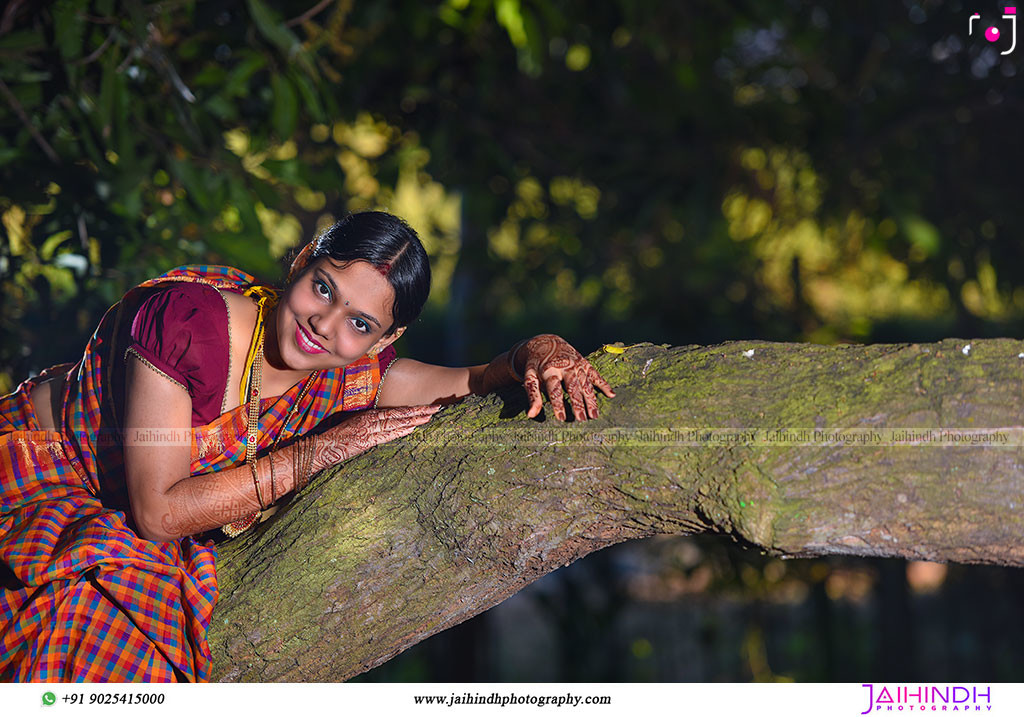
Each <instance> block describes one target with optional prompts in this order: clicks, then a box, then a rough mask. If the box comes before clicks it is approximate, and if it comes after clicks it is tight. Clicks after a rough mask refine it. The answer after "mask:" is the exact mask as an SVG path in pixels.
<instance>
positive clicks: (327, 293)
mask: <svg viewBox="0 0 1024 717" xmlns="http://www.w3.org/2000/svg"><path fill="white" fill-rule="evenodd" d="M313 293H314V294H316V295H317V296H320V297H322V298H324V299H330V298H331V287H329V286H328V285H327V282H325V281H323V280H322V279H313Z"/></svg>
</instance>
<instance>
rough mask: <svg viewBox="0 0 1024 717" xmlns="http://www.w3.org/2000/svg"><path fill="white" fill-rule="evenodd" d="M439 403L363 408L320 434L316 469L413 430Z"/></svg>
mask: <svg viewBox="0 0 1024 717" xmlns="http://www.w3.org/2000/svg"><path fill="white" fill-rule="evenodd" d="M439 408H440V406H402V407H401V408H375V409H369V410H366V411H361V412H359V413H358V414H356V415H355V416H352V418H348V419H346V420H345V421H343V422H341V423H339V424H338V425H337V426H334V427H332V428H330V429H328V430H326V431H324V432H323V433H322V434H320V435H319V436H317V443H316V453H315V455H314V457H313V472H314V473H317V472H319V471H322V470H323V469H324V468H327V467H328V466H333V465H335V464H336V463H340V462H341V461H344V460H348V459H349V458H352V457H354V456H358V455H359V454H360V453H364V452H365V451H367V450H369V449H371V448H373V447H374V446H379V445H380V444H382V443H387V442H388V441H393V440H395V439H396V438H401V437H402V436H407V435H409V434H410V433H412V431H413V429H414V428H416V426H422V425H423V424H424V423H426V422H427V421H429V420H430V418H431V416H433V415H434V414H435V413H437V410H438V409H439Z"/></svg>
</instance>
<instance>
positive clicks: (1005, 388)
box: [209, 339, 1024, 681]
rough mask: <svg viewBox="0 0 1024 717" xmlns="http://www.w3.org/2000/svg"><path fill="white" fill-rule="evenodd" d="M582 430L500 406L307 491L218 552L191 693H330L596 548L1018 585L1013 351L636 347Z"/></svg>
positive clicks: (461, 410)
mask: <svg viewBox="0 0 1024 717" xmlns="http://www.w3.org/2000/svg"><path fill="white" fill-rule="evenodd" d="M590 358H591V361H592V362H593V363H594V365H595V367H596V368H597V369H598V370H599V371H600V372H601V373H602V374H603V375H604V376H605V377H606V378H607V379H608V380H609V381H610V382H611V383H612V385H613V386H614V387H615V389H616V391H617V394H618V395H617V397H616V398H615V399H611V400H607V399H602V400H601V417H600V418H599V419H597V420H594V421H588V422H585V423H568V424H561V423H558V422H557V421H555V420H554V419H553V418H552V417H551V413H550V409H548V408H546V409H545V414H544V418H543V420H541V419H538V420H533V421H531V420H528V419H527V418H526V417H525V411H524V409H525V407H526V401H525V396H524V395H523V392H522V391H521V390H520V389H519V388H517V387H516V388H510V389H509V390H508V391H506V392H504V393H502V394H499V395H493V396H488V397H485V398H473V399H470V400H466V401H464V402H463V403H461V404H459V405H457V406H453V407H450V408H446V409H443V410H442V411H441V412H440V413H439V414H438V415H437V417H435V418H434V419H433V420H432V421H431V423H430V424H428V425H427V426H426V427H424V428H423V429H419V430H418V431H417V433H415V434H413V435H412V436H410V437H409V438H406V439H403V440H401V441H397V442H395V443H391V444H388V445H386V446H382V447H379V448H377V449H375V450H373V451H371V452H369V453H367V454H364V455H362V456H359V457H357V458H355V459H353V460H351V461H348V462H347V463H346V464H344V465H343V466H341V467H340V468H335V469H332V470H330V471H326V472H325V474H324V475H321V476H319V478H318V479H317V480H315V481H314V482H313V483H312V484H311V485H310V486H309V487H308V488H306V490H305V491H303V493H302V494H301V495H300V496H299V497H298V498H297V499H296V500H294V501H293V502H291V503H290V504H289V505H288V506H286V507H285V509H283V510H282V511H280V513H279V514H278V515H277V516H275V517H274V519H272V520H271V521H268V523H266V524H264V525H263V526H261V527H260V529H259V530H258V531H256V532H255V534H253V535H250V536H247V537H244V538H241V539H238V540H236V541H234V542H232V543H229V544H227V545H225V546H223V547H222V549H221V558H220V560H219V563H218V571H219V574H220V585H221V598H220V603H219V604H218V606H217V609H216V611H215V613H214V617H213V625H212V626H211V629H210V633H209V637H210V644H211V648H212V649H213V653H214V679H220V680H259V681H272V680H285V681H307V680H310V681H312V680H319V681H332V680H344V679H347V678H349V677H352V676H353V675H356V674H359V673H360V672H363V671H365V670H368V669H370V668H372V667H374V666H376V665H379V664H380V663H382V662H384V661H386V660H388V659H390V658H391V657H393V656H394V655H396V654H397V653H398V652H400V651H402V650H404V649H405V648H407V647H409V646H411V645H413V644H415V643H416V642H418V641H420V640H422V639H424V638H426V637H429V636H430V635H433V634H434V633H437V632H439V631H441V630H444V629H446V628H449V627H451V626H453V625H455V624H457V623H459V622H461V621H463V620H466V619H467V618H470V617H472V616H473V615H476V614H477V613H479V612H482V611H484V610H487V609H488V608H490V607H492V606H494V605H496V604H498V603H499V602H501V601H502V600H504V599H505V598H507V597H509V596H510V595H512V594H514V593H515V592H517V591H518V590H521V589H522V588H523V587H525V586H526V585H528V584H529V583H531V582H533V581H534V580H537V579H538V578H540V577H541V576H542V575H544V574H546V573H548V572H550V571H552V570H555V569H556V568H558V567H560V566H562V565H567V564H569V563H571V562H572V561H574V560H576V559H578V558H580V557H582V556H584V555H586V554H588V553H591V552H593V551H595V550H599V549H600V548H603V547H605V546H608V545H611V544H613V543H617V542H620V541H623V540H629V539H632V538H644V537H647V536H651V535H655V534H658V533H697V532H706V531H712V532H720V533H728V534H729V535H731V536H732V537H733V538H734V539H736V540H739V541H742V542H744V543H747V544H750V545H752V546H755V547H757V548H760V549H762V550H765V551H768V552H770V553H773V554H777V555H781V556H783V557H801V556H812V555H824V554H847V555H864V556H889V557H892V556H899V557H904V558H913V559H925V560H938V561H959V562H983V563H997V564H1001V565H1021V564H1024V543H1022V541H1021V537H1022V535H1024V495H1022V494H1021V492H1022V488H1024V448H1022V445H1024V426H1022V422H1024V419H1022V408H1024V342H1022V341H1017V340H1010V339H993V340H983V341H974V342H971V343H968V342H967V341H963V340H956V339H947V340H945V341H942V342H940V343H937V344H920V345H919V344H913V345H906V344H901V345H873V346H854V345H840V346H830V347H826V346H815V345H802V344H776V343H766V342H758V341H743V342H734V343H727V344H722V345H719V346H708V347H698V346H688V347H678V348H665V347H657V346H652V345H649V344H642V345H639V346H635V347H630V348H628V349H626V350H625V351H621V350H620V352H619V353H609V352H600V353H597V354H595V355H593V356H591V357H590Z"/></svg>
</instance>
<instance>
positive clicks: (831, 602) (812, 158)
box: [0, 0, 1024, 681]
mask: <svg viewBox="0 0 1024 717" xmlns="http://www.w3.org/2000/svg"><path fill="white" fill-rule="evenodd" d="M1002 7H1003V4H1002V3H992V2H980V3H971V4H966V3H960V2H939V1H931V2H929V1H927V0H922V1H919V2H911V1H909V0H874V1H872V2H858V3H852V2H848V1H842V0H834V1H833V2H800V1H797V0H747V1H746V2H718V1H715V2H712V1H710V0H708V1H707V2H653V1H652V2H628V1H626V0H618V1H615V0H607V1H605V2H596V3H595V2H583V1H582V0H579V1H570V0H448V1H447V2H443V3H436V2H420V1H419V0H399V1H391V2H389V1H385V0H326V1H325V2H319V3H317V2H316V1H315V0H304V1H303V2H291V1H288V2H285V1H283V0H248V2H227V1H218V0H206V1H204V2H195V1H194V0H167V1H165V2H141V1H134V2H133V1H130V0H59V1H58V2H31V1H24V0H23V1H20V2H19V1H18V0H9V1H8V2H7V3H6V5H5V6H4V9H3V10H2V12H0V127H2V133H0V215H2V220H3V221H2V228H0V232H2V236H3V239H2V242H0V284H2V287H3V292H2V298H0V301H2V306H0V391H9V390H11V389H13V387H14V386H16V385H17V383H18V381H20V380H21V379H22V378H24V377H25V376H27V375H29V374H30V373H32V372H33V371H38V370H40V369H42V368H44V367H45V366H47V365H50V364H53V363H57V362H61V361H67V360H74V359H75V358H76V356H77V354H78V353H79V352H80V351H81V349H82V347H83V346H84V343H85V341H86V339H87V338H88V335H89V334H90V333H91V331H92V329H93V328H94V327H95V325H96V323H97V322H98V320H99V317H100V316H101V315H102V312H103V311H104V310H105V309H106V308H107V307H108V306H109V305H110V304H112V303H113V302H114V301H116V300H117V298H118V297H119V296H120V295H121V294H122V293H123V291H125V290H126V289H127V288H128V287H130V286H132V285H134V284H135V283H138V282H140V281H142V280H144V279H146V278H149V277H151V276H155V275H157V274H159V273H162V272H163V271H166V270H167V269H169V268H171V267H172V266H175V265H178V264H182V263H200V262H202V263H224V264H230V265H233V266H237V267H239V268H242V269H246V270H248V271H250V272H253V273H255V274H257V275H260V276H261V277H263V278H266V279H279V278H280V277H281V275H282V274H281V266H282V262H283V261H284V260H285V258H286V257H287V255H288V253H289V251H290V250H292V249H293V248H294V247H295V246H296V245H297V244H299V243H301V242H302V241H305V240H306V239H308V238H309V237H311V236H313V235H314V234H315V233H316V231H317V229H318V228H320V227H322V226H324V225H325V224H327V223H330V222H331V221H332V220H333V219H335V218H338V217H340V216H342V215H344V214H345V213H346V212H348V211H353V210H359V209H366V208H385V209H389V210H391V211H393V212H395V213H397V214H400V215H402V216H404V217H405V218H407V219H408V220H409V221H410V222H411V223H412V224H413V225H414V226H415V227H416V229H417V230H418V231H419V232H420V234H421V236H422V237H423V239H424V243H425V245H426V246H427V248H428V251H429V253H430V254H431V257H432V263H433V267H434V274H435V276H434V279H435V281H434V288H433V292H432V298H431V301H430V304H429V306H428V308H427V310H426V312H425V314H424V317H423V318H422V319H421V320H420V321H419V322H418V323H417V324H416V325H415V326H413V327H411V329H410V331H409V332H407V334H406V337H407V338H404V339H403V340H402V342H401V344H402V345H401V346H400V347H399V348H400V353H403V354H404V355H411V356H414V357H416V358H419V359H422V360H427V361H437V362H443V363H449V364H461V363H476V362H483V361H486V360H488V359H489V358H490V357H491V356H493V355H494V354H496V353H499V352H500V351H502V350H504V349H505V348H507V347H508V346H509V345H510V344H511V343H512V342H513V341H515V340H517V339H518V338H521V337H522V336H525V335H529V334H533V333H538V332H542V331H553V332H557V333H560V334H562V335H564V336H565V337H566V338H568V339H569V340H570V341H572V342H573V343H574V344H575V345H577V346H578V347H579V348H580V349H581V350H583V351H584V352H586V351H590V350H593V349H594V348H597V347H598V346H600V345H601V344H602V343H605V342H610V341H624V342H627V343H632V342H637V341H653V342H656V343H670V344H685V343H699V344H708V343H715V342H719V341H724V340H730V339H741V338H758V339H772V340H780V341H813V342H819V343H835V342H840V341H855V342H900V341H929V340H935V339H939V338H943V337H951V336H959V337H964V338H972V337H984V336H1020V334H1021V330H1020V329H1021V327H1020V322H1021V318H1022V316H1024V261H1022V259H1024V244H1022V242H1021V236H1020V231H1019V229H1018V228H1017V223H1016V222H1015V221H1014V220H1013V217H1014V216H1016V215H1018V214H1019V207H1020V206H1021V200H1020V183H1019V175H1018V171H1019V170H1018V166H1017V161H1018V160H1019V158H1021V156H1022V152H1021V137H1022V132H1021V130H1020V127H1021V120H1022V118H1024V111H1022V109H1024V103H1022V96H1021V89H1020V80H1019V79H1018V77H1017V74H1018V71H1019V69H1024V68H1022V67H1021V63H1022V62H1024V46H1022V47H1018V48H1016V49H1015V50H1014V51H1013V52H1012V53H1009V54H1006V55H1003V54H1001V53H1002V52H1005V51H1007V50H1009V48H1010V45H1011V42H1012V35H1013V28H1012V26H1011V24H1010V22H1009V21H1008V20H1005V19H1002V18H1001V17H1000V15H1001V12H1002ZM975 11H977V12H980V13H982V15H983V17H982V20H981V21H979V22H978V23H976V24H975V27H974V34H973V36H971V35H968V17H969V15H970V14H971V13H972V12H975ZM992 25H997V26H999V27H1000V28H1001V29H1002V38H1001V39H1000V40H999V41H998V42H995V43H990V42H987V41H986V40H985V39H984V36H983V33H984V30H985V28H987V27H989V26H992ZM1022 597H1024V585H1022V578H1021V577H1020V573H1019V571H1016V570H1008V569H1002V568H995V567H969V566H959V565H953V566H948V568H947V567H943V566H934V565H930V564H908V563H904V562H900V561H861V560H851V559H830V560H801V561H785V562H783V561H780V560H778V559H776V558H773V557H770V556H765V555H761V554H759V553H758V552H757V551H756V550H749V549H744V548H742V547H740V546H735V545H733V544H732V543H730V542H729V541H728V539H726V538H721V537H714V536H701V537H695V538H668V539H661V540H654V541H648V542H645V543H640V544H635V545H627V546H620V547H617V548H613V549H610V550H607V551H604V552H602V553H599V554H597V555H594V556H592V557H590V558H588V559H586V560H584V561H581V562H579V563H577V564H575V565H573V566H571V567H570V568H568V569H565V570H561V571H558V572H557V573H555V574H554V575H552V576H550V577H549V578H546V579H545V580H543V581H541V582H540V583H538V584H537V585H535V586H533V587H531V588H530V589H528V590H526V591H524V592H523V593H521V594H520V595H518V596H516V597H515V598H513V599H512V600H510V601H508V602H507V603H506V604H505V605H503V606H501V607H500V608H498V609H496V610H492V611H490V612H488V613H486V614H485V615H484V616H482V617H481V618H477V619H475V620H473V621H470V622H469V623H466V624H465V625H463V626H461V627H459V628H456V629H454V630H451V631H449V632H447V633H444V634H442V635H441V636H438V637H436V638H434V639H431V640H428V641H427V642H425V643H423V644H422V645H420V646H418V647H416V648H414V649H413V650H410V651H409V652H408V653H406V654H405V655H403V656H402V657H400V658H398V659H396V660H393V661H392V662H390V663H388V664H386V665H385V666H383V667H381V668H379V669H378V670H375V671H373V672H371V673H369V674H368V675H367V676H366V678H367V679H380V680H384V679H387V680H397V679H418V680H474V679H481V680H553V679H560V680H773V679H795V680H850V681H856V680H863V681H868V680H874V681H878V680H900V681H909V680H925V679H927V680H934V681H945V680H976V681H1017V680H1020V679H1021V677H1022V675H1024V658H1022V657H1021V655H1020V650H1019V649H1017V646H1018V645H1019V644H1021V640H1022V637H1024V635H1022V621H1021V618H1020V617H1019V609H1018V606H1019V605H1020V603H1021V598H1022Z"/></svg>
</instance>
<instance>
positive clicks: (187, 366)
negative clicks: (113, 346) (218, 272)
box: [125, 282, 397, 428]
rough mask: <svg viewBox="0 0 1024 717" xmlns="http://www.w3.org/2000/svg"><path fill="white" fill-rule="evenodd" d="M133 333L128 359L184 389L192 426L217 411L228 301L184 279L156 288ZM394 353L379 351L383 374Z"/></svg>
mask: <svg viewBox="0 0 1024 717" xmlns="http://www.w3.org/2000/svg"><path fill="white" fill-rule="evenodd" d="M131 338H132V342H131V345H130V346H129V347H128V349H127V351H126V352H125V357H126V358H127V355H128V353H134V354H136V355H137V356H138V358H139V359H140V360H141V361H142V362H143V363H146V364H147V365H149V367H150V368H152V369H154V370H156V371H157V372H159V373H162V374H164V375H165V376H166V377H167V378H169V379H170V380H171V381H174V382H175V383H177V384H178V385H179V386H181V387H182V388H184V389H185V390H186V391H188V393H189V396H191V397H192V427H193V428H194V427H196V426H202V425H205V424H207V423H210V422H211V421H212V420H213V419H215V418H216V417H217V416H219V415H220V414H221V408H222V407H223V400H224V392H225V387H226V386H227V382H228V368H229V362H230V353H229V351H230V348H229V339H228V308H227V303H226V300H225V298H224V297H223V296H222V295H221V294H220V292H219V291H218V290H217V289H215V288H213V287H212V286H206V285H205V284H194V283H184V282H183V283H181V284H171V285H170V286H166V287H161V288H158V289H157V290H156V291H155V292H154V293H153V295H152V296H150V297H149V298H147V299H146V300H145V301H144V302H143V303H142V304H141V305H140V306H139V311H138V313H137V314H136V315H135V320H134V321H133V322H132V329H131ZM396 357H397V354H396V352H395V349H394V347H392V346H388V347H387V348H386V349H384V350H383V351H381V353H380V355H379V357H378V360H379V361H380V370H381V374H382V375H383V373H384V372H385V371H386V370H387V368H388V366H389V365H390V364H391V362H392V361H394V360H395V358H396Z"/></svg>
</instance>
